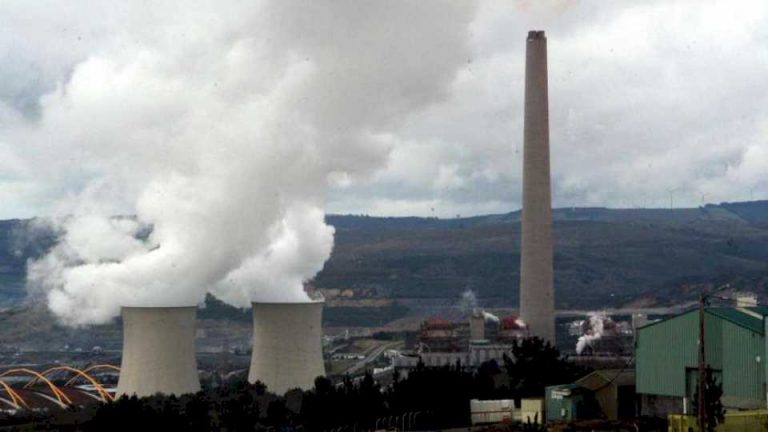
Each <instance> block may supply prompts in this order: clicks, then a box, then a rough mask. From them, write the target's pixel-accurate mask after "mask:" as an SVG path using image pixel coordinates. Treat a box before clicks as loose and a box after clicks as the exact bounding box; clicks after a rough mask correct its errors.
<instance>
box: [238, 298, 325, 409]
mask: <svg viewBox="0 0 768 432" xmlns="http://www.w3.org/2000/svg"><path fill="white" fill-rule="evenodd" d="M322 319H323V302H322V301H316V302H308V303H253V353H252V354H251V370H250V371H249V372H248V381H249V382H251V383H254V382H256V381H261V382H263V383H264V384H266V385H267V388H268V389H269V390H270V391H271V392H273V393H277V394H284V393H285V392H286V391H287V390H290V389H292V388H297V387H298V388H301V389H310V388H312V387H313V386H314V384H315V378H317V377H318V376H321V375H323V376H324V375H325V364H324V363H323V345H322V337H323V333H322V326H321V324H322Z"/></svg>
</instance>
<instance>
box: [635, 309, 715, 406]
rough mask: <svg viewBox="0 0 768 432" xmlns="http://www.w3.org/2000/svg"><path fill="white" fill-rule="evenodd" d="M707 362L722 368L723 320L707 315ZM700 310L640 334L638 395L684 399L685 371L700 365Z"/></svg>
mask: <svg viewBox="0 0 768 432" xmlns="http://www.w3.org/2000/svg"><path fill="white" fill-rule="evenodd" d="M704 322H705V325H706V327H705V330H704V332H705V334H706V335H707V346H706V348H707V362H708V363H709V364H710V365H712V367H713V368H715V369H720V368H721V367H722V349H721V348H722V345H721V344H722V340H723V339H722V320H720V319H719V318H717V317H714V316H712V315H710V314H706V318H705V320H704ZM698 335H699V326H698V311H697V310H694V311H690V312H688V313H685V314H682V315H678V316H676V317H673V318H670V319H668V320H666V321H662V322H660V323H657V324H652V325H650V326H647V327H644V328H641V329H640V330H638V332H637V347H636V350H635V356H636V359H635V368H636V373H637V378H636V379H637V392H638V393H646V394H655V395H664V396H676V397H684V396H685V388H686V383H685V369H686V368H696V367H697V366H698V357H699V353H698V348H697V347H698Z"/></svg>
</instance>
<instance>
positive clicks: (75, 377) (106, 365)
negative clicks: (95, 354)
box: [64, 363, 120, 386]
mask: <svg viewBox="0 0 768 432" xmlns="http://www.w3.org/2000/svg"><path fill="white" fill-rule="evenodd" d="M94 369H112V370H114V371H117V372H120V368H119V367H117V366H115V365H111V364H106V363H104V364H96V365H91V366H88V367H87V368H85V369H83V370H82V372H83V373H85V374H87V373H88V372H90V371H92V370H94ZM77 378H79V377H78V376H77V375H75V376H73V377H72V378H70V379H69V381H67V382H66V383H64V385H65V386H68V385H72V383H73V382H75V381H76V380H77Z"/></svg>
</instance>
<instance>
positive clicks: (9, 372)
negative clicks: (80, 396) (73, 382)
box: [0, 368, 72, 406]
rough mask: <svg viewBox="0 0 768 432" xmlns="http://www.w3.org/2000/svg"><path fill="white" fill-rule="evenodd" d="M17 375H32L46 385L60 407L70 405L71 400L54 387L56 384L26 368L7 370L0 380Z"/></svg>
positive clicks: (0, 376) (0, 375)
mask: <svg viewBox="0 0 768 432" xmlns="http://www.w3.org/2000/svg"><path fill="white" fill-rule="evenodd" d="M18 374H26V375H32V376H33V377H35V378H37V379H39V380H40V381H42V382H44V383H46V384H47V385H48V388H50V389H51V392H53V395H54V396H56V400H58V401H59V404H60V405H61V406H67V405H72V400H71V399H70V398H69V397H67V395H65V394H64V392H63V391H61V389H60V388H58V387H56V384H54V383H52V382H51V380H49V379H48V378H46V377H44V376H43V375H41V374H40V373H38V372H35V371H33V370H32V369H27V368H18V369H8V370H7V371H5V372H3V373H1V374H0V378H2V377H4V376H8V375H18Z"/></svg>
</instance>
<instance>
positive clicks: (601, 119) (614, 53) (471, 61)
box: [0, 0, 768, 218]
mask: <svg viewBox="0 0 768 432" xmlns="http://www.w3.org/2000/svg"><path fill="white" fill-rule="evenodd" d="M336 3H337V4H336V7H338V2H336ZM462 3H463V2H462ZM425 4H429V3H425ZM129 5H130V6H129ZM414 5H415V3H414ZM430 5H431V7H434V8H435V10H434V13H431V12H430V14H429V15H430V16H431V17H432V19H431V20H429V21H426V20H424V21H419V20H416V21H414V22H413V25H416V26H418V27H417V28H410V29H408V30H409V31H408V32H403V31H402V30H401V27H402V26H403V25H404V23H405V24H408V22H407V21H403V20H404V18H403V16H401V15H398V14H395V13H393V14H388V13H387V12H386V11H382V10H379V9H380V8H379V7H376V6H375V2H373V3H370V2H351V3H348V5H347V6H348V7H349V8H353V9H355V11H354V13H349V14H346V13H343V14H341V16H342V18H344V19H339V14H336V15H334V16H333V17H329V16H328V15H331V14H325V13H324V11H323V10H320V9H322V8H320V9H318V8H315V9H316V10H314V11H312V10H310V11H302V14H303V15H301V16H295V19H294V16H293V15H292V13H293V12H291V10H290V9H289V10H288V11H287V12H286V11H282V12H285V13H276V14H275V15H264V14H263V13H262V12H264V11H269V8H268V7H262V6H261V5H259V4H257V2H250V1H243V2H188V1H179V2H178V3H177V4H173V2H154V1H146V2H109V1H103V2H101V1H98V2H97V1H85V0H83V1H68V2H60V1H35V2H29V1H25V0H5V1H3V2H0V203H2V206H0V218H14V217H30V216H35V215H48V214H52V213H56V212H61V211H65V212H66V211H70V210H71V206H68V203H71V202H72V201H73V200H77V197H80V196H82V195H83V194H89V193H92V191H93V189H94V187H95V186H94V185H97V186H96V188H97V189H98V188H99V187H101V192H100V193H99V197H101V198H102V199H109V200H111V201H113V202H111V203H110V206H111V207H110V208H112V209H114V211H116V212H132V211H134V206H135V201H136V196H137V195H138V194H139V192H140V190H139V189H140V188H141V187H142V186H135V187H134V186H133V185H132V183H131V181H130V179H132V178H135V177H131V175H120V176H110V175H108V174H105V173H107V172H112V171H115V170H120V169H122V168H125V169H126V170H131V169H133V170H136V169H140V167H142V166H143V165H144V164H146V161H147V160H149V159H148V155H149V156H150V157H151V159H152V163H153V164H159V165H162V164H163V163H164V162H163V158H164V149H163V148H162V142H161V141H160V139H162V137H165V136H172V137H173V139H178V134H179V130H178V128H179V124H178V123H174V122H171V121H169V122H168V123H167V124H169V125H172V126H168V127H166V121H167V120H169V119H170V120H174V119H176V118H183V116H184V113H185V112H186V109H187V108H186V105H185V104H190V105H192V104H201V103H202V104H205V103H206V102H205V101H206V99H205V98H198V97H196V96H195V97H189V98H187V97H186V96H187V95H188V94H193V95H196V93H195V92H197V91H198V89H199V87H200V86H201V82H203V79H205V80H207V83H208V84H211V85H214V84H215V83H218V82H219V78H221V82H227V80H229V81H230V82H245V81H242V80H240V81H238V79H239V78H238V77H239V76H255V77H257V78H258V80H249V81H248V83H249V85H254V86H256V87H258V86H260V85H261V84H260V83H261V82H263V87H264V88H259V89H258V91H262V92H269V91H270V87H269V86H272V85H275V86H278V85H280V82H281V81H280V80H276V79H275V77H274V76H272V75H280V74H282V72H280V71H281V70H282V69H280V68H279V67H275V66H274V65H273V64H272V63H280V62H284V63H286V64H287V62H288V60H286V59H289V58H293V57H301V58H302V60H304V57H306V61H307V62H308V63H310V64H311V63H312V62H313V61H315V59H316V58H324V59H329V58H330V59H336V60H335V61H336V62H337V63H336V64H338V65H339V66H338V67H337V69H336V70H335V72H334V74H331V75H329V76H331V77H334V76H336V77H338V79H339V80H340V81H342V83H341V85H338V84H337V85H333V86H330V85H329V86H326V88H329V89H333V91H334V92H339V91H350V92H359V94H360V95H361V97H360V100H361V101H363V102H365V105H366V106H369V107H375V108H371V112H374V114H375V115H374V116H373V117H371V118H365V119H363V120H364V121H365V130H366V131H367V132H369V133H370V134H372V136H375V137H376V139H375V140H371V142H372V143H378V144H376V145H377V146H378V147H377V148H375V149H373V150H372V151H371V154H373V155H374V156H370V157H369V156H365V158H363V159H365V160H364V161H362V162H361V163H355V164H351V163H347V164H345V163H339V161H338V160H335V161H334V164H333V166H334V167H341V168H340V169H336V170H332V171H334V172H332V173H331V174H330V175H329V176H328V182H329V184H330V187H329V188H328V189H327V200H326V202H325V207H326V209H327V210H328V211H329V212H334V213H353V214H371V215H422V216H430V215H435V216H441V217H454V216H456V215H457V214H460V215H462V216H469V215H474V214H484V213H492V212H507V211H511V210H514V209H517V208H519V205H520V198H521V190H522V188H521V168H522V159H521V158H522V136H523V131H522V120H523V118H522V106H523V100H522V98H523V69H524V64H523V62H524V46H525V45H524V41H525V37H526V34H527V31H528V30H531V29H541V30H545V31H546V33H547V37H548V44H549V45H548V49H549V73H550V76H549V86H550V89H549V94H550V122H551V147H552V175H553V188H554V190H553V195H554V204H555V206H574V205H576V206H586V205H590V206H594V205H597V206H610V207H667V206H669V205H670V197H671V198H672V203H673V205H674V206H676V207H677V206H696V205H700V204H701V203H703V202H721V201H740V200H749V199H750V198H754V199H766V198H768V181H767V180H768V179H767V178H766V167H768V2H765V1H764V0H755V1H749V0H744V1H733V0H724V1H704V0H690V1H687V0H663V1H643V2H637V1H611V2H606V1H592V2H588V1H576V0H570V1H566V0H559V1H555V0H553V1H535V2H533V1H531V2H523V1H486V2H480V3H478V4H477V7H476V8H474V9H472V10H461V11H458V12H455V13H454V12H450V13H449V12H446V11H445V10H442V9H448V8H444V7H443V6H441V5H439V4H430ZM454 6H456V5H454ZM307 9H311V8H307ZM422 9H423V7H422ZM422 12H423V11H422ZM271 13H274V11H271ZM404 16H405V17H407V13H406V14H405V15H404ZM249 17H250V18H253V17H256V18H258V19H256V20H254V19H251V20H249V19H250V18H249ZM465 17H468V19H465ZM246 18H249V19H246ZM269 20H278V21H279V25H272V26H270V25H266V24H264V25H262V27H260V29H259V31H258V32H252V31H250V30H249V28H250V27H249V26H254V25H259V23H262V24H263V23H265V22H268V21H269ZM345 20H346V21H345ZM389 20H392V22H391V23H390V21H389ZM395 21H396V22H395ZM448 21H450V22H448ZM324 25H326V26H332V28H328V27H324ZM443 27H446V28H452V29H453V28H458V30H456V31H455V32H454V33H451V36H450V37H448V36H440V37H439V38H438V37H435V38H433V37H432V36H433V34H434V33H437V32H439V31H441V29H442V28H443ZM324 32H332V33H334V34H335V35H342V36H343V37H344V38H349V39H351V40H355V41H361V42H360V43H359V44H354V43H350V44H348V43H343V42H340V39H338V38H323V34H324ZM454 34H456V35H459V36H460V37H459V38H457V37H454V36H453V35H454ZM212 35H213V36H212ZM401 35H402V36H401ZM273 38H274V39H275V40H285V39H290V38H293V40H294V42H295V41H296V40H298V41H299V42H295V43H294V42H292V43H291V44H284V43H276V44H274V46H272V45H270V43H271V42H270V41H272V39H273ZM379 39H386V40H379ZM432 40H434V41H435V43H429V42H430V41H432ZM424 41H427V43H425V42H424ZM243 44H256V45H259V47H260V48H259V50H252V52H257V53H259V56H260V57H259V58H258V59H256V60H258V61H256V60H253V59H246V60H248V61H245V60H242V59H241V58H240V57H237V56H236V55H233V53H235V54H236V53H237V52H238V51H237V50H238V47H240V46H242V45H243ZM265 47H266V48H265ZM270 47H271V48H270ZM285 47H288V48H285ZM270 49H273V50H284V49H291V50H292V51H291V52H273V53H271V54H270ZM365 49H369V50H370V52H367V53H365V54H366V55H365V56H360V55H359V54H360V53H359V52H355V53H351V54H350V53H349V51H350V50H365ZM393 50H401V51H402V52H399V51H398V52H395V51H393ZM408 51H411V52H410V53H409V52H408ZM248 52H251V51H248ZM168 53H173V55H172V56H171V55H169V56H170V57H171V58H172V61H169V60H168V59H167V58H166V56H165V55H166V54H168ZM176 53H183V55H182V54H179V55H176ZM348 54H349V55H348ZM291 56H293V57H291ZM358 58H363V60H362V61H365V64H363V65H358V64H356V63H355V61H357V60H356V59H358ZM344 59H353V60H355V61H346V62H345V61H344ZM251 60H253V61H251ZM203 61H204V62H206V64H205V65H201V63H202V62H203ZM239 61H241V63H238V62H239ZM403 61H408V62H412V63H413V64H408V65H404V64H400V65H398V64H397V63H396V62H403ZM258 62H262V63H263V64H267V63H269V64H270V67H269V68H265V70H268V71H272V72H269V73H267V72H263V71H261V70H256V69H258V67H257V68H256V69H254V66H253V65H254V64H258ZM419 62H421V63H422V64H421V65H420V64H419ZM219 63H221V64H224V65H226V66H227V67H226V68H217V67H214V66H217V65H219ZM393 63H395V64H393ZM211 65H213V66H211ZM400 66H402V67H403V69H404V70H405V71H406V72H404V73H408V74H410V75H408V76H405V75H404V76H403V77H402V79H400V78H398V79H400V82H402V83H405V84H407V85H404V87H405V89H403V88H399V87H397V86H395V85H390V81H387V80H382V81H381V82H378V81H375V80H374V81H371V80H368V81H365V82H362V83H358V82H357V81H355V77H356V70H357V69H358V68H360V69H365V70H370V68H372V67H373V68H381V69H382V70H383V71H384V73H386V74H388V76H389V77H397V73H398V68H399V67H400ZM421 66H423V67H421ZM137 68H138V69H141V70H142V71H143V72H146V71H156V70H158V71H161V72H162V78H163V79H158V80H156V81H155V80H151V79H149V80H148V84H147V85H146V87H145V88H143V89H142V91H141V92H138V94H135V93H134V92H133V91H132V89H131V88H127V89H123V90H119V91H118V90H115V86H119V85H120V83H121V82H128V83H130V82H131V81H130V79H131V77H132V76H133V75H132V73H133V72H134V71H135V70H137ZM201 71H202V72H201ZM275 71H277V72H275ZM440 71H442V72H443V74H444V75H446V76H438V75H440ZM424 72H429V73H428V74H425V73H424ZM270 73H271V74H272V75H270ZM217 74H222V76H221V77H219V76H218V75H217ZM104 76H109V77H111V78H110V79H108V80H104V79H101V78H100V77H104ZM149 76H151V75H149ZM190 76H191V77H192V78H194V79H190ZM233 76H234V78H233ZM411 76H413V77H416V78H418V79H413V80H411ZM431 76H434V77H435V78H434V81H435V83H432V82H429V81H431V78H429V77H431ZM120 77H127V78H125V80H124V81H121V79H122V78H120ZM425 77H426V79H427V81H425ZM262 78H263V80H262ZM346 83H349V85H348V86H345V84H346ZM433 84H434V85H433ZM318 85H320V84H318ZM362 86H365V87H362ZM433 87H434V88H433ZM425 88H428V90H424V89H425ZM339 89H341V90H339ZM345 89H346V90H345ZM310 90H311V91H315V90H317V89H310ZM227 91H229V92H231V96H230V99H229V100H233V101H234V100H237V98H238V97H239V93H238V90H236V89H235V90H233V89H232V88H230V89H228V90H227ZM242 91H244V92H245V91H248V89H245V90H242ZM390 92H407V94H405V95H403V96H401V97H391V94H388V93H390ZM422 92H423V93H425V94H424V95H422V94H421V93H422ZM318 94H320V93H318ZM326 97H327V98H328V100H329V101H330V102H329V108H328V112H327V113H323V115H322V116H321V115H318V114H317V113H318V112H322V109H316V110H312V111H311V112H312V113H314V114H313V116H314V117H313V118H312V122H326V121H327V122H328V124H334V125H336V124H341V125H342V126H340V127H343V122H342V121H340V120H339V119H338V118H335V117H334V112H339V113H345V114H344V115H350V113H354V111H350V110H348V109H347V110H339V111H334V106H333V103H334V100H335V99H336V98H337V96H336V95H335V94H332V93H331V92H330V91H329V92H328V94H326ZM344 97H346V96H344ZM221 100H222V99H221V93H219V94H217V99H216V102H217V103H221ZM93 101H98V104H95V103H94V104H93V105H92V106H91V105H88V106H89V107H91V108H89V109H88V110H83V109H82V107H83V106H84V105H87V104H89V103H91V102H93ZM308 103H315V104H317V103H318V102H317V100H314V102H311V101H310V102H308ZM93 107H98V108H93ZM230 108H231V107H230ZM266 109H267V111H268V110H269V107H266ZM358 109H359V108H358ZM366 110H367V109H366V108H363V111H366ZM226 112H227V113H229V114H228V115H232V114H231V113H232V112H233V111H232V110H230V109H228V110H227V111H226ZM308 112H310V110H308ZM137 113H139V114H137ZM352 117H355V116H354V115H352ZM122 118H131V121H130V122H127V121H122V120H121V119H122ZM363 120H360V121H363ZM194 121H195V122H198V124H197V126H196V127H200V125H199V122H205V121H206V117H205V115H200V110H199V107H197V108H196V114H195V116H194ZM210 121H212V122H213V121H215V118H214V117H211V118H210ZM353 121H358V119H357V118H353V119H350V122H353ZM213 126H215V125H212V127H213ZM136 130H140V131H141V137H144V138H146V139H147V140H148V141H151V142H152V143H153V145H156V146H159V147H158V148H150V149H149V153H147V148H145V147H144V148H142V150H141V152H142V153H141V154H142V156H140V157H139V156H137V157H136V160H137V161H139V162H140V163H139V162H136V160H134V161H133V163H131V162H128V163H126V164H125V165H124V166H121V165H120V161H119V160H118V161H115V160H113V159H111V156H110V155H112V154H117V153H119V154H120V155H121V156H120V158H121V160H122V159H129V160H133V159H132V158H133V155H132V154H131V150H130V146H131V145H132V144H131V142H126V141H124V140H123V137H125V136H127V134H133V133H134V132H135V131H136ZM174 134H176V135H174ZM131 136H133V137H134V139H135V138H136V136H137V135H135V134H134V135H131ZM310 136H311V135H310ZM158 137H159V138H158ZM308 139H311V138H308ZM340 142H342V141H340ZM195 145H199V144H198V142H197V141H195ZM208 145H210V146H216V145H217V143H216V142H210V143H209V144H208ZM115 146H123V147H128V148H127V149H126V148H122V147H121V149H119V150H116V147H115ZM324 148H326V149H327V148H331V149H333V150H332V151H335V152H338V155H334V156H335V157H336V158H337V159H339V158H340V159H343V158H344V157H345V156H346V155H345V154H344V148H345V147H344V145H339V146H336V147H333V146H331V147H324ZM116 152H117V153H116ZM356 154H357V156H359V154H360V152H359V151H358V152H357V153H356ZM235 157H236V155H235ZM177 162H178V160H177V159H175V162H174V163H177ZM342 162H343V161H342ZM358 162H360V161H358ZM136 167H139V168H136ZM345 167H349V172H347V171H346V168H345ZM155 169H156V167H155ZM105 178H106V179H109V180H104V179H105ZM105 181H106V182H107V183H109V185H108V188H107V189H108V190H109V192H108V193H104V191H103V189H104V187H103V184H104V182H105ZM139 183H140V182H139ZM99 185H101V186H99ZM105 197H106V198H105Z"/></svg>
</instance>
